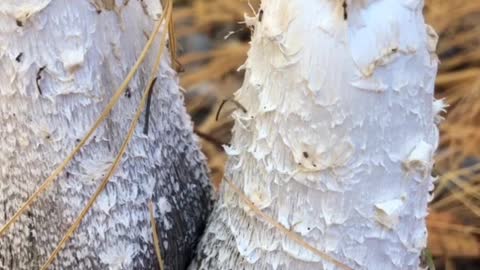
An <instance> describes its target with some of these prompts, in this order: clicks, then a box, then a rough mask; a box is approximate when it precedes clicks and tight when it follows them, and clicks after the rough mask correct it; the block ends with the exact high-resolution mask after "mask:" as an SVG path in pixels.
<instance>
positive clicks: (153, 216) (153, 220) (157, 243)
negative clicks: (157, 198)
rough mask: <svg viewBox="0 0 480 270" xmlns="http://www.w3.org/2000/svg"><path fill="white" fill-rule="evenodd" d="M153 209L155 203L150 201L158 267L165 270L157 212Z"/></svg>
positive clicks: (149, 208)
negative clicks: (158, 231) (155, 213)
mask: <svg viewBox="0 0 480 270" xmlns="http://www.w3.org/2000/svg"><path fill="white" fill-rule="evenodd" d="M153 207H154V206H153V202H152V201H150V203H149V204H148V210H149V212H150V224H151V225H152V233H153V245H154V246H155V253H156V254H157V259H158V266H159V267H160V270H164V267H163V259H162V253H161V252H160V241H159V238H158V233H157V223H156V222H155V215H154V212H155V211H154V210H153Z"/></svg>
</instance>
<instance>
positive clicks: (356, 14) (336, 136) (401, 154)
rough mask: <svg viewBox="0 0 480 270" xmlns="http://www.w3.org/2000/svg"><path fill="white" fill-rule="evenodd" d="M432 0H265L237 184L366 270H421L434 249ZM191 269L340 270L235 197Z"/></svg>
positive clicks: (321, 245) (214, 220)
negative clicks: (430, 227)
mask: <svg viewBox="0 0 480 270" xmlns="http://www.w3.org/2000/svg"><path fill="white" fill-rule="evenodd" d="M422 8H423V1H421V0H363V1H361V0H347V1H344V0H263V1H262V4H261V9H260V11H259V12H258V15H257V16H256V18H247V19H246V23H247V24H248V25H251V26H253V27H254V35H253V39H252V42H251V49H250V51H249V54H248V60H247V62H246V64H245V65H244V68H245V70H246V76H245V80H244V84H243V86H242V88H241V89H240V90H239V91H238V92H237V93H236V100H237V101H238V102H239V103H240V104H242V105H243V106H244V107H245V108H246V110H247V113H244V112H241V111H237V112H235V114H234V118H235V126H234V129H233V140H232V143H231V147H228V148H227V152H228V154H229V161H228V167H227V170H226V175H227V178H228V179H231V180H232V181H233V182H234V183H235V185H237V186H238V187H240V188H241V190H242V191H243V192H244V194H245V195H246V196H247V197H248V198H249V199H250V200H251V201H252V202H253V203H254V204H255V206H256V207H258V208H260V209H261V210H262V211H263V212H264V213H266V214H268V215H270V216H272V217H274V218H275V219H276V220H278V222H279V223H280V224H282V225H283V226H284V227H286V228H287V229H289V230H290V231H291V232H294V233H296V234H298V235H300V236H301V237H303V239H305V241H306V242H308V243H309V244H310V245H313V246H314V247H315V248H316V249H318V250H320V251H322V252H325V253H327V254H329V255H330V256H332V257H333V258H335V259H336V260H338V261H340V262H342V263H344V264H346V265H348V266H349V267H351V268H352V269H365V270H367V269H368V270H417V269H418V267H419V263H420V255H421V251H422V250H423V249H424V248H425V246H426V239H427V230H426V225H425V217H426V216H427V203H428V201H429V200H430V199H431V195H430V191H431V190H432V188H433V180H434V179H433V178H432V177H431V176H430V171H431V167H432V164H433V159H432V156H433V152H434V150H435V149H436V147H437V144H438V129H437V127H436V123H437V122H438V119H439V117H438V116H437V113H439V112H440V111H441V110H442V109H443V104H442V103H441V102H439V101H435V100H434V97H433V89H434V81H435V76H436V72H437V64H438V60H437V57H436V54H435V47H436V42H437V36H436V34H435V32H434V31H433V30H432V29H431V27H429V26H428V25H426V24H425V22H424V19H423V15H422ZM190 269H191V270H198V269H205V270H207V269H208V270H218V269H225V270H227V269H262V270H269V269H285V270H286V269H288V270H307V269H312V270H313V269H315V270H322V269H339V268H337V266H335V265H333V264H332V263H329V262H326V261H324V260H322V259H321V258H320V257H318V256H316V255H315V254H314V253H312V252H311V251H309V250H307V249H306V248H304V247H302V246H301V245H298V244H297V243H295V242H294V241H292V239H290V238H289V237H287V236H286V235H285V234H283V233H281V232H280V231H279V230H278V229H277V228H275V227H274V226H272V224H270V223H268V222H265V221H264V220H262V219H259V218H258V217H257V216H255V214H254V212H253V211H251V208H250V207H249V206H248V205H247V204H246V203H245V201H243V200H241V199H240V198H239V196H238V194H236V193H235V192H234V191H233V190H232V188H231V187H229V185H224V186H223V188H222V191H221V198H220V201H219V202H218V204H217V205H216V207H215V209H214V212H213V213H212V216H211V218H210V221H209V224H208V225H207V231H206V233H205V235H204V237H203V239H202V241H201V244H200V245H199V248H198V254H197V256H196V259H195V261H194V263H193V264H192V265H191V267H190Z"/></svg>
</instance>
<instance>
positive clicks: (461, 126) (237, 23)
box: [174, 0, 480, 270]
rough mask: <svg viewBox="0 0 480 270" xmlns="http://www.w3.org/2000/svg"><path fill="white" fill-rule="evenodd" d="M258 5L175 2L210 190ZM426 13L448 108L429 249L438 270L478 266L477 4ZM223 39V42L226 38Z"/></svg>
mask: <svg viewBox="0 0 480 270" xmlns="http://www.w3.org/2000/svg"><path fill="white" fill-rule="evenodd" d="M258 4H259V1H258V0H251V1H250V4H249V3H248V2H247V1H246V0H178V1H175V10H174V20H175V33H176V36H177V40H178V41H179V52H178V54H179V61H180V63H181V64H182V65H183V69H184V70H183V72H182V73H181V74H180V80H181V85H182V86H183V87H184V88H185V100H186V104H187V108H188V111H189V113H190V115H191V116H192V119H193V121H194V124H195V132H196V133H197V134H198V135H199V136H200V138H201V143H202V148H203V151H204V152H205V154H206V155H207V157H208V162H209V166H210V168H211V171H212V177H213V180H214V182H215V184H216V185H218V184H219V182H220V180H221V177H222V175H223V170H224V164H225V161H226V156H225V153H224V152H223V149H222V146H221V145H222V144H227V143H228V142H229V140H230V130H231V127H232V124H233V123H232V119H231V118H230V117H229V115H230V113H231V112H232V111H233V110H235V109H237V108H236V107H235V106H234V105H233V104H231V103H226V104H225V106H224V108H223V109H222V111H221V113H220V115H219V118H218V120H216V114H217V111H218V108H219V106H220V105H221V103H222V101H223V100H225V99H228V98H230V97H231V96H232V94H233V93H234V92H235V91H236V90H237V89H238V88H239V87H240V86H241V83H242V77H243V74H242V73H241V72H237V69H238V67H240V66H241V65H242V64H243V63H244V61H245V59H246V55H247V50H248V47H249V45H248V42H249V40H250V29H248V28H247V27H246V26H245V24H242V21H244V15H245V14H247V15H248V16H254V14H255V10H257V8H258ZM424 11H425V16H426V21H427V23H428V24H430V25H432V26H433V27H434V28H435V29H436V31H437V33H438V34H439V36H440V41H439V44H438V55H439V58H440V60H441V65H440V68H439V75H438V79H437V87H436V93H437V94H436V95H437V98H445V100H446V101H447V103H448V104H450V107H449V108H448V113H447V114H446V115H445V118H446V120H445V121H444V122H443V123H442V125H441V128H440V130H441V141H440V148H439V150H438V152H437V155H436V165H435V170H434V171H435V174H437V175H438V176H439V180H438V182H437V184H436V189H435V199H434V201H433V202H432V203H431V206H430V209H431V210H430V217H429V219H428V227H429V249H430V251H431V252H432V254H433V255H434V257H435V263H436V266H437V269H445V270H454V269H459V270H464V269H465V270H467V269H468V270H470V269H471V270H473V269H480V241H479V240H480V239H479V236H480V0H426V7H425V10H424ZM227 35H229V38H227V39H226V38H225V36H227Z"/></svg>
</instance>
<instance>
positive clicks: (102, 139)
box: [0, 0, 213, 269]
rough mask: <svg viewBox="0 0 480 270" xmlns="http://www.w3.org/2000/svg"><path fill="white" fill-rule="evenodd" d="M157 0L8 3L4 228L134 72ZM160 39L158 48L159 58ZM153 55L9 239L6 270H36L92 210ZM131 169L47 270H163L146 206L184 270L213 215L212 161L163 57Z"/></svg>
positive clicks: (1, 72)
mask: <svg viewBox="0 0 480 270" xmlns="http://www.w3.org/2000/svg"><path fill="white" fill-rule="evenodd" d="M160 10H161V7H160V5H159V1H154V0H151V1H120V0H118V1H103V0H101V1H100V0H98V1H86V0H85V1H70V0H22V1H16V0H15V1H14V0H4V1H1V3H0V225H4V224H5V223H6V222H7V220H8V219H9V218H10V217H11V216H12V215H13V214H14V213H15V211H16V210H18V208H19V207H20V205H21V204H22V203H23V202H25V201H26V200H27V198H28V197H29V196H30V195H31V194H32V193H33V191H35V190H36V188H37V187H38V186H39V185H40V184H41V183H42V181H43V180H44V179H45V178H46V177H47V176H48V175H50V173H51V172H52V171H53V170H54V169H55V168H56V167H57V166H58V165H59V164H60V162H62V161H63V159H64V158H65V157H66V156H67V155H68V154H69V153H70V151H71V150H72V149H73V148H74V146H75V145H76V144H77V143H78V142H79V139H80V138H82V137H83V136H84V135H85V133H86V132H87V130H88V129H89V128H90V127H91V126H92V124H93V123H94V121H95V120H96V119H97V117H98V116H99V115H100V114H101V112H102V110H103V109H104V108H105V106H106V104H107V103H108V101H109V99H110V97H111V96H112V95H113V91H114V90H115V89H116V88H117V87H118V86H119V85H120V83H121V82H122V81H123V79H124V78H125V76H126V74H127V73H128V72H129V70H130V69H131V68H132V66H133V64H134V63H135V61H136V60H137V58H138V56H139V55H140V52H141V51H142V49H143V47H144V45H145V43H146V42H147V39H148V33H151V31H152V30H153V28H154V27H153V26H154V24H155V20H158V18H159V14H157V13H158V12H159V11H160ZM159 44H160V38H157V40H156V41H155V44H154V46H153V48H156V47H158V46H159ZM155 51H156V49H153V50H152V53H149V55H148V56H147V60H146V61H145V63H144V65H143V66H142V68H141V69H140V70H139V71H138V73H137V75H136V77H135V78H134V79H133V80H132V81H131V83H130V84H129V86H128V89H127V90H126V93H125V96H123V97H122V98H121V99H120V101H119V103H118V104H117V106H116V107H115V108H114V109H113V110H112V112H111V113H110V115H109V117H108V118H107V120H106V122H105V123H104V124H103V125H102V126H101V127H100V128H99V129H98V130H97V131H96V133H95V134H94V136H93V137H92V139H91V140H90V141H89V142H88V143H87V144H86V145H85V147H84V148H83V149H82V150H81V152H80V153H79V154H78V155H77V156H76V157H75V159H74V160H73V161H72V162H71V164H70V165H69V166H68V167H67V168H66V170H65V172H64V173H63V174H62V175H61V176H60V177H59V179H58V180H57V181H56V182H55V184H54V185H53V186H52V187H51V188H50V189H49V190H48V191H47V192H46V193H45V194H43V195H42V196H41V197H40V199H39V200H38V201H37V202H36V203H35V204H34V205H33V206H32V207H31V208H30V209H29V210H28V211H27V213H26V214H25V215H23V216H22V217H21V218H20V219H19V221H18V223H16V224H15V225H14V226H12V227H11V230H10V231H9V232H8V233H7V234H6V235H5V236H2V237H0V269H38V268H39V267H40V266H42V264H43V263H44V262H45V261H46V260H47V258H48V255H49V254H50V253H51V252H52V251H53V249H54V248H55V246H56V245H57V244H58V242H59V240H60V239H61V237H62V236H63V235H64V233H65V232H66V231H67V229H68V228H69V226H70V225H71V224H72V223H73V220H74V219H75V218H76V217H77V215H78V214H79V213H80V211H81V210H82V209H83V207H84V206H85V204H86V202H87V200H88V199H89V198H90V196H91V195H92V194H93V192H94V190H95V189H96V188H97V186H98V185H99V184H100V181H101V180H102V179H103V177H104V176H105V174H106V172H107V170H108V169H109V168H110V166H111V164H112V162H113V160H114V158H115V156H116V154H117V153H118V150H119V148H120V145H121V144H122V142H123V140H124V138H125V136H126V134H127V130H128V128H129V125H130V122H131V119H132V117H133V115H134V112H135V110H136V108H137V105H138V103H139V100H140V98H141V96H142V91H143V89H144V88H145V84H146V83H147V80H148V76H149V72H150V70H151V68H152V66H153V63H154V59H155ZM160 70H161V71H160V72H159V73H158V74H157V80H156V83H155V85H154V88H153V94H152V98H151V106H150V109H149V110H150V116H149V125H148V131H147V132H145V133H144V128H143V127H144V125H145V117H143V116H142V119H141V121H140V124H139V127H138V128H137V130H136V133H135V135H134V136H133V139H132V141H131V142H130V145H129V148H128V150H127V152H126V154H125V155H124V156H123V159H122V163H121V165H120V167H119V168H118V170H117V172H116V173H115V175H114V176H113V177H112V179H111V181H110V183H109V184H108V185H107V187H106V189H105V190H104V192H103V193H102V194H101V195H100V197H99V198H98V201H97V202H96V203H95V204H94V206H93V208H92V209H91V211H90V212H89V214H88V215H87V216H86V218H85V219H84V220H83V222H82V224H81V226H80V228H79V229H78V231H77V232H76V233H75V234H74V235H73V237H72V239H71V241H70V242H68V243H67V245H66V246H65V248H64V250H62V251H61V252H60V254H59V256H58V258H57V259H56V260H55V262H54V264H53V266H52V267H51V268H50V269H154V268H156V267H158V264H157V258H156V255H155V250H154V248H153V239H152V229H151V226H150V217H149V211H148V203H149V201H150V200H153V202H154V204H155V210H156V212H155V217H156V224H157V230H158V234H159V236H160V244H161V246H162V247H161V248H162V255H163V257H164V260H165V269H185V268H186V267H187V265H188V263H189V260H190V259H191V258H192V253H193V250H192V249H193V247H194V246H195V243H196V241H197V239H198V237H199V235H200V234H201V232H202V230H203V227H204V223H205V221H206V218H207V216H208V213H209V210H210V208H211V205H212V199H213V197H212V189H211V186H210V183H209V179H208V171H207V168H206V166H205V159H204V156H203V155H202V153H201V152H200V150H199V148H198V146H197V140H196V138H195V137H194V136H193V132H192V124H191V122H190V119H189V118H188V116H187V113H186V111H185V108H184V106H183V98H182V96H181V94H180V92H179V87H178V81H177V77H176V74H175V71H174V70H172V69H171V68H170V59H169V57H168V56H167V55H166V54H165V55H164V56H163V58H162V61H161V66H160Z"/></svg>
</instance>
